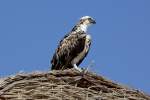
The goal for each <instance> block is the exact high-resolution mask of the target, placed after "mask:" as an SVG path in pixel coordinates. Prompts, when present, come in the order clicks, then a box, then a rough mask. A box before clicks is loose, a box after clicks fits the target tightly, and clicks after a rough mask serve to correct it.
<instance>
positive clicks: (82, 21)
mask: <svg viewBox="0 0 150 100" xmlns="http://www.w3.org/2000/svg"><path fill="white" fill-rule="evenodd" d="M80 24H85V25H91V24H96V21H95V20H94V19H93V18H92V17H90V16H83V17H81V18H80Z"/></svg>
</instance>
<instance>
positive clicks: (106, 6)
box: [0, 0, 150, 93]
mask: <svg viewBox="0 0 150 100" xmlns="http://www.w3.org/2000/svg"><path fill="white" fill-rule="evenodd" d="M84 15H89V16H92V17H94V18H95V19H96V21H97V24H96V25H94V26H92V27H91V28H90V29H89V33H90V34H91V35H92V39H93V43H92V47H91V51H90V52H89V54H88V56H87V58H86V59H85V60H84V62H83V63H82V65H81V66H87V65H88V64H89V63H90V62H91V60H94V61H95V64H94V67H92V68H91V70H92V71H94V72H96V73H98V74H100V75H103V76H105V77H107V78H109V79H111V80H114V81H117V82H119V83H121V84H125V85H128V86H130V87H134V88H137V89H141V90H143V91H146V92H147V93H150V0H74V1H73V0H1V1H0V76H1V77H4V76H8V75H12V74H15V73H18V72H19V71H24V72H32V71H35V70H42V71H46V70H48V68H49V63H50V59H51V58H52V55H53V53H54V50H55V48H56V47H57V44H58V42H59V40H60V39H61V38H62V37H63V36H64V35H65V34H66V33H67V32H69V31H70V30H71V28H72V27H73V26H74V25H75V24H76V22H77V21H78V19H79V18H80V17H82V16H84Z"/></svg>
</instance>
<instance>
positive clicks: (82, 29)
mask: <svg viewBox="0 0 150 100" xmlns="http://www.w3.org/2000/svg"><path fill="white" fill-rule="evenodd" d="M88 26H89V25H87V24H80V25H79V29H80V30H81V31H84V32H87V29H88Z"/></svg>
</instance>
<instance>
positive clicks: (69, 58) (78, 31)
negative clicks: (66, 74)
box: [51, 16, 96, 71]
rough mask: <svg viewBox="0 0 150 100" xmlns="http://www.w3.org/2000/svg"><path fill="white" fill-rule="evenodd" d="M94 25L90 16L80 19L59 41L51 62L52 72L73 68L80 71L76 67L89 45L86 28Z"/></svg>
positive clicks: (89, 37) (89, 40) (89, 39)
mask: <svg viewBox="0 0 150 100" xmlns="http://www.w3.org/2000/svg"><path fill="white" fill-rule="evenodd" d="M95 23H96V22H95V20H94V19H93V18H91V17H90V16H84V17H82V18H80V20H79V22H78V23H77V25H75V26H74V28H73V29H72V30H71V32H69V33H68V34H67V35H65V36H64V38H63V39H62V40H61V41H60V43H59V45H58V48H57V49H56V51H55V54H54V56H53V58H52V60H51V64H52V67H51V69H52V70H63V69H68V68H75V69H77V70H79V71H81V69H80V68H79V67H78V65H79V64H80V63H81V62H82V61H83V59H84V58H85V57H86V55H87V53H88V51H89V49H90V45H91V36H90V35H89V34H87V28H88V27H89V26H90V25H91V24H95Z"/></svg>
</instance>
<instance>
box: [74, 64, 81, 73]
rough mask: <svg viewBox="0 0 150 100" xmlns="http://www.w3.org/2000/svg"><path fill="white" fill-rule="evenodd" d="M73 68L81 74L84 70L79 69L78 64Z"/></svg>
mask: <svg viewBox="0 0 150 100" xmlns="http://www.w3.org/2000/svg"><path fill="white" fill-rule="evenodd" d="M73 66H74V69H76V70H78V71H79V72H82V69H81V68H79V67H78V66H77V65H76V64H74V65H73Z"/></svg>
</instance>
